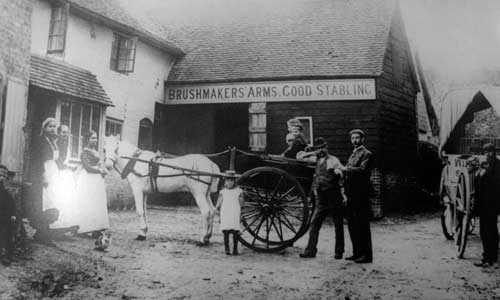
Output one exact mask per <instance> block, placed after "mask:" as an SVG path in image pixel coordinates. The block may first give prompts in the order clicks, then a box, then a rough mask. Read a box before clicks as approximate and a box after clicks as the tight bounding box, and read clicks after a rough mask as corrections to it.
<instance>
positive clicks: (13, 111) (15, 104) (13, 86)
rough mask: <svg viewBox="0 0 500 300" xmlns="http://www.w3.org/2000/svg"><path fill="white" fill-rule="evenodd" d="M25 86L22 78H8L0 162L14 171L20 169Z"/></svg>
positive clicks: (22, 149)
mask: <svg viewBox="0 0 500 300" xmlns="http://www.w3.org/2000/svg"><path fill="white" fill-rule="evenodd" d="M27 90H28V89H27V86H26V85H25V84H24V82H23V81H22V80H13V79H9V80H8V82H7V97H6V103H5V126H4V136H3V146H2V151H1V153H2V164H4V165H6V166H7V168H9V170H11V171H14V172H21V171H22V159H23V153H24V132H23V127H24V122H25V118H26V106H27V103H26V101H27V100H26V98H27V97H26V95H27V94H26V93H27Z"/></svg>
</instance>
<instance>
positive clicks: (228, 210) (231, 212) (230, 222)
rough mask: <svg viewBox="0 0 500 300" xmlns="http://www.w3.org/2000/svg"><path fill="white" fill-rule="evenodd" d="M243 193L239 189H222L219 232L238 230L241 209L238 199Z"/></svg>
mask: <svg viewBox="0 0 500 300" xmlns="http://www.w3.org/2000/svg"><path fill="white" fill-rule="evenodd" d="M242 192H243V191H242V190H241V189H240V188H234V189H222V190H221V191H220V194H221V196H222V205H221V208H220V228H221V230H240V228H241V227H240V214H241V207H240V201H239V197H240V194H241V193H242Z"/></svg>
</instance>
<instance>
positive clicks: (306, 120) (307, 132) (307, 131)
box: [295, 117, 314, 145]
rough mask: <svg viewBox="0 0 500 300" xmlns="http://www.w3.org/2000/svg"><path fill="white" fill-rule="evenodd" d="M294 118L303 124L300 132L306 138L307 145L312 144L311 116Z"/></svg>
mask: <svg viewBox="0 0 500 300" xmlns="http://www.w3.org/2000/svg"><path fill="white" fill-rule="evenodd" d="M295 119H298V120H300V122H301V123H302V125H303V126H304V130H303V131H302V133H303V134H304V136H305V138H306V142H307V143H308V144H309V145H312V144H313V142H314V140H313V139H314V137H313V126H312V117H295Z"/></svg>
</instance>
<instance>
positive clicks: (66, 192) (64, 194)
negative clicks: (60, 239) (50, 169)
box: [50, 169, 78, 229]
mask: <svg viewBox="0 0 500 300" xmlns="http://www.w3.org/2000/svg"><path fill="white" fill-rule="evenodd" d="M53 188H54V190H55V191H54V201H53V204H54V205H55V207H56V208H57V209H58V210H59V218H58V219H57V221H56V222H54V223H53V224H51V225H50V229H60V228H69V227H72V226H75V225H78V224H77V221H76V219H75V218H76V217H75V214H76V210H77V209H78V208H77V207H76V205H77V199H76V182H75V175H74V173H73V172H72V171H71V170H68V169H64V170H60V171H59V175H58V177H57V178H56V179H55V180H54V186H53Z"/></svg>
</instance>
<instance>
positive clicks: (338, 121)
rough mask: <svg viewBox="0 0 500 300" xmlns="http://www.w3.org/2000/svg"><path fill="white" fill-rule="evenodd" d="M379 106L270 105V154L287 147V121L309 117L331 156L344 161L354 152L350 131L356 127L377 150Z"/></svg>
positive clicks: (355, 103) (364, 103)
mask: <svg viewBox="0 0 500 300" xmlns="http://www.w3.org/2000/svg"><path fill="white" fill-rule="evenodd" d="M376 103H377V102H376V100H355V101H311V102H287V103H277V102H274V103H268V114H267V122H268V126H267V128H268V134H267V142H268V149H267V151H268V152H269V153H275V154H278V153H281V152H282V151H283V150H284V149H285V148H286V145H285V136H286V134H287V125H286V121H287V120H289V119H290V118H293V117H309V116H310V117H312V122H313V135H314V137H315V138H316V137H320V136H321V137H323V138H325V139H326V140H327V142H328V144H329V151H330V153H331V154H332V155H335V156H337V157H339V158H340V159H341V161H342V162H345V161H346V160H347V158H348V157H349V155H350V154H351V152H352V146H351V143H350V139H349V131H350V130H351V129H353V128H360V129H362V130H363V131H364V132H365V133H366V135H367V140H366V145H367V147H368V148H369V149H373V150H375V149H376V147H375V146H376V145H377V143H378V140H379V138H378V136H377V104H376Z"/></svg>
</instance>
